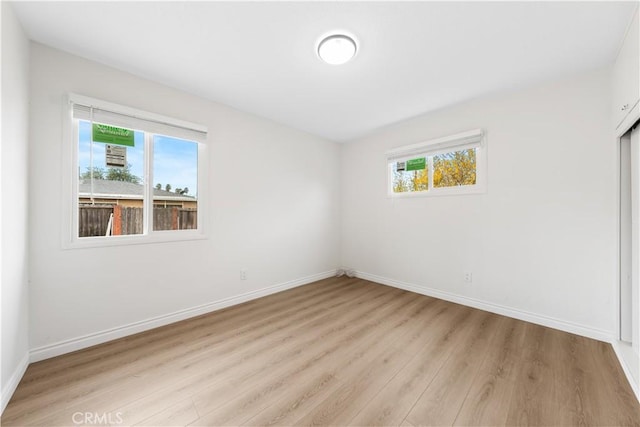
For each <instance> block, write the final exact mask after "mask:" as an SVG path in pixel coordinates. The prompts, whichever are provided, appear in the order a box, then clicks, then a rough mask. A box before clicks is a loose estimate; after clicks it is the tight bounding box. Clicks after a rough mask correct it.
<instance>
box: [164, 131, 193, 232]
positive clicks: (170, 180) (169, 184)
mask: <svg viewBox="0 0 640 427" xmlns="http://www.w3.org/2000/svg"><path fill="white" fill-rule="evenodd" d="M153 179H154V182H156V185H155V187H154V189H153V229H154V230H156V231H159V230H192V229H197V228H198V143H196V142H193V141H187V140H184V139H178V138H172V137H168V136H160V135H156V136H154V137H153Z"/></svg>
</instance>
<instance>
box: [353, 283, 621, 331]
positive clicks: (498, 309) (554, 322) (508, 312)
mask: <svg viewBox="0 0 640 427" xmlns="http://www.w3.org/2000/svg"><path fill="white" fill-rule="evenodd" d="M356 276H357V277H359V278H361V279H365V280H370V281H372V282H376V283H381V284H383V285H388V286H393V287H395V288H400V289H404V290H407V291H411V292H415V293H418V294H422V295H427V296H430V297H434V298H438V299H442V300H445V301H451V302H455V303H457V304H462V305H466V306H469V307H473V308H478V309H480V310H484V311H490V312H492V313H496V314H501V315H503V316H507V317H513V318H514V319H519V320H524V321H526V322H531V323H535V324H538V325H542V326H547V327H549V328H554V329H559V330H561V331H565V332H570V333H572V334H576V335H581V336H584V337H587V338H593V339H596V340H598V341H604V342H608V343H611V342H613V339H614V338H615V337H614V334H613V332H610V331H605V330H601V329H595V328H591V327H589V326H584V325H579V324H577V323H572V322H568V321H566V320H561V319H556V318H553V317H548V316H543V315H540V314H536V313H531V312H528V311H523V310H518V309H515V308H511V307H507V306H503V305H499V304H495V303H492V302H487V301H482V300H479V299H476V298H470V297H466V296H462V295H457V294H453V293H450V292H446V291H441V290H438V289H433V288H429V287H426V286H419V285H415V284H412V283H406V282H402V281H400V280H395V279H389V278H387V277H382V276H377V275H375V274H369V273H365V272H362V271H356Z"/></svg>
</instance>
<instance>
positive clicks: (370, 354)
mask: <svg viewBox="0 0 640 427" xmlns="http://www.w3.org/2000/svg"><path fill="white" fill-rule="evenodd" d="M1 421H2V425H4V426H10V425H46V426H56V425H77V424H76V423H77V422H78V421H85V422H86V424H95V423H96V421H97V422H98V423H101V424H108V423H111V424H114V425H154V426H158V425H198V426H208V425H249V426H267V425H402V426H419V425H483V426H488V425H606V426H621V425H640V405H639V404H638V402H637V401H636V400H635V397H634V396H633V393H632V391H631V389H630V387H629V384H628V383H627V381H626V379H625V377H624V374H623V373H622V370H621V368H620V365H619V364H618V362H617V360H616V358H615V356H614V354H613V351H612V349H611V346H610V345H609V344H605V343H602V342H598V341H594V340H590V339H587V338H582V337H579V336H576V335H571V334H568V333H564V332H559V331H556V330H553V329H549V328H545V327H542V326H536V325H533V324H530V323H526V322H521V321H518V320H514V319H510V318H506V317H502V316H498V315H495V314H491V313H488V312H484V311H480V310H476V309H472V308H468V307H464V306H461V305H457V304H452V303H449V302H445V301H442V300H437V299H434V298H429V297H426V296H422V295H417V294H414V293H411V292H407V291H403V290H399V289H394V288H391V287H387V286H383V285H378V284H375V283H371V282H368V281H364V280H360V279H348V278H333V279H327V280H323V281H320V282H316V283H313V284H310V285H307V286H303V287H299V288H296V289H292V290H289V291H286V292H282V293H279V294H275V295H271V296H268V297H265V298H261V299H258V300H254V301H250V302H248V303H245V304H242V305H239V306H235V307H231V308H228V309H225V310H221V311H218V312H215V313H211V314H208V315H204V316H200V317H197V318H194V319H190V320H186V321H183V322H179V323H175V324H172V325H169V326H166V327H162V328H158V329H155V330H152V331H149V332H145V333H141V334H137V335H134V336H131V337H127V338H123V339H120V340H117V341H113V342H109V343H106V344H103V345H99V346H96V347H92V348H89V349H86V350H82V351H78V352H75V353H72V354H68V355H64V356H60V357H57V358H54V359H49V360H46V361H43V362H39V363H35V364H32V365H31V366H29V368H28V370H27V372H26V374H25V376H24V378H23V379H22V381H21V382H20V385H19V387H18V389H17V391H16V393H15V395H14V396H13V398H12V400H11V402H10V403H9V405H8V406H7V408H6V410H5V412H4V414H3V416H2V420H1Z"/></svg>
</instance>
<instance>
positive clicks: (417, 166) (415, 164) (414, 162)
mask: <svg viewBox="0 0 640 427" xmlns="http://www.w3.org/2000/svg"><path fill="white" fill-rule="evenodd" d="M426 168H427V159H426V157H420V158H417V159H411V160H407V166H406V170H407V171H419V170H422V169H426Z"/></svg>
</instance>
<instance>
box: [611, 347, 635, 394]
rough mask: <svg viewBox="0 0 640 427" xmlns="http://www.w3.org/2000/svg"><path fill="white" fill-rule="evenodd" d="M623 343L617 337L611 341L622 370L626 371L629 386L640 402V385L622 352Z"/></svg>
mask: <svg viewBox="0 0 640 427" xmlns="http://www.w3.org/2000/svg"><path fill="white" fill-rule="evenodd" d="M621 345H623V344H622V342H621V341H620V340H617V339H616V340H612V341H611V347H613V352H614V353H615V355H616V357H617V358H618V361H619V362H620V366H622V371H623V372H624V375H625V376H626V377H627V381H628V382H629V386H631V390H632V391H633V394H635V396H636V399H638V402H640V385H639V384H638V383H637V382H636V379H635V378H634V377H633V375H632V374H631V368H630V367H629V364H628V363H627V359H626V358H625V357H624V356H623V354H622V353H623V351H624V350H622V349H621V348H620V346H621ZM631 351H633V350H631Z"/></svg>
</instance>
